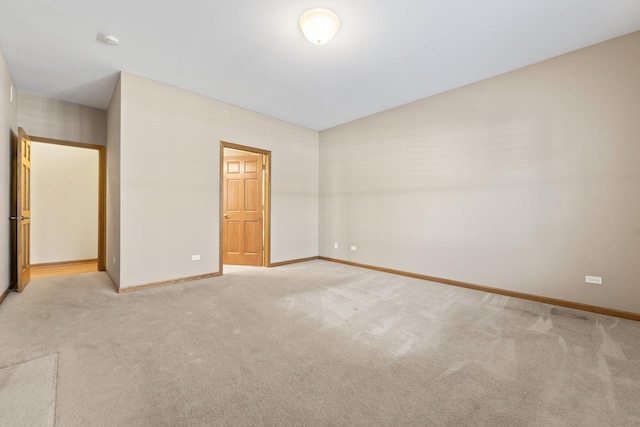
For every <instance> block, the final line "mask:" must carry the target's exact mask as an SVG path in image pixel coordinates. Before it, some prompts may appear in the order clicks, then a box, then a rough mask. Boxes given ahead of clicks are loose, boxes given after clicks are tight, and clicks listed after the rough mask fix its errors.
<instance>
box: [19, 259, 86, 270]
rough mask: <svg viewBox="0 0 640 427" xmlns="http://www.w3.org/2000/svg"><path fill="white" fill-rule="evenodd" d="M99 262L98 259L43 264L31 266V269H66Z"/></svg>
mask: <svg viewBox="0 0 640 427" xmlns="http://www.w3.org/2000/svg"><path fill="white" fill-rule="evenodd" d="M97 262H98V258H92V259H79V260H76V261H58V262H43V263H40V264H31V265H30V267H31V268H32V269H33V268H49V267H65V266H69V265H82V264H93V263H97Z"/></svg>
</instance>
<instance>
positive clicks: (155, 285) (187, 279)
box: [118, 272, 221, 294]
mask: <svg viewBox="0 0 640 427" xmlns="http://www.w3.org/2000/svg"><path fill="white" fill-rule="evenodd" d="M218 276H221V274H220V272H216V273H208V274H200V275H198V276H189V277H181V278H179V279H173V280H165V281H163V282H155V283H147V284H146V285H138V286H130V287H127V288H118V293H119V294H124V293H127V292H135V291H143V290H145V289H151V288H159V287H162V286H169V285H177V284H179V283H186V282H193V281H194V280H202V279H209V278H211V277H218Z"/></svg>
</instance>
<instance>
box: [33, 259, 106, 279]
mask: <svg viewBox="0 0 640 427" xmlns="http://www.w3.org/2000/svg"><path fill="white" fill-rule="evenodd" d="M95 271H98V260H96V259H87V260H80V261H67V262H60V263H50V264H33V265H31V278H32V279H39V278H43V277H56V276H70V275H72V274H82V273H93V272H95Z"/></svg>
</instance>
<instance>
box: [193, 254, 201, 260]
mask: <svg viewBox="0 0 640 427" xmlns="http://www.w3.org/2000/svg"><path fill="white" fill-rule="evenodd" d="M191 261H200V255H191Z"/></svg>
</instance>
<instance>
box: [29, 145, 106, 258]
mask: <svg viewBox="0 0 640 427" xmlns="http://www.w3.org/2000/svg"><path fill="white" fill-rule="evenodd" d="M97 257H98V151H97V150H87V149H82V148H77V147H66V146H62V145H54V144H44V143H38V142H33V143H32V145H31V263H32V264H40V263H48V262H60V261H76V260H83V259H93V258H97Z"/></svg>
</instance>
